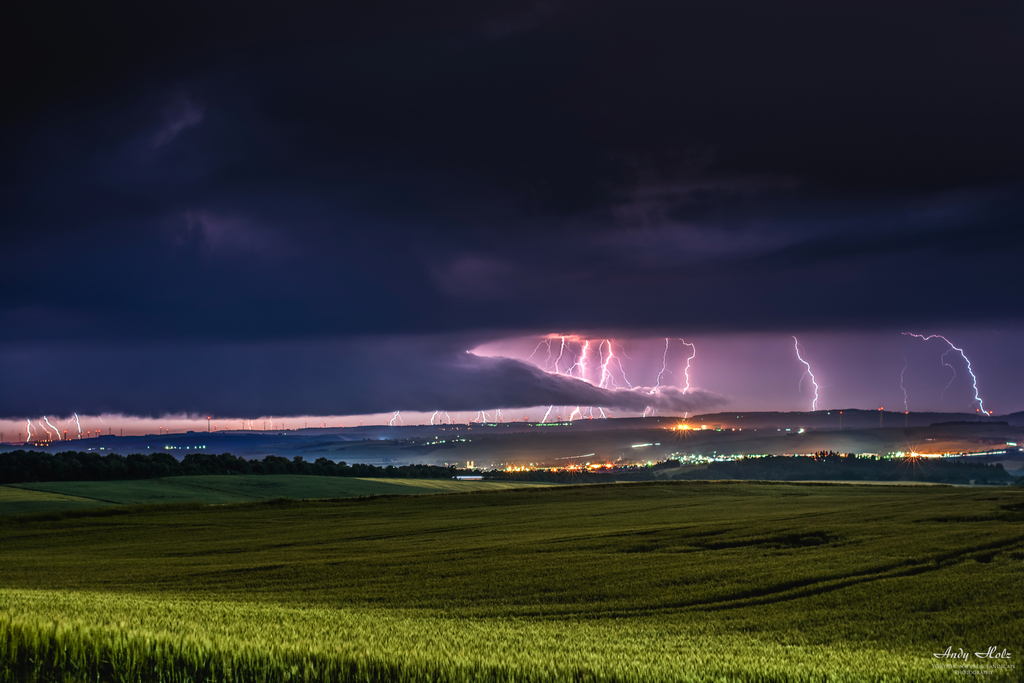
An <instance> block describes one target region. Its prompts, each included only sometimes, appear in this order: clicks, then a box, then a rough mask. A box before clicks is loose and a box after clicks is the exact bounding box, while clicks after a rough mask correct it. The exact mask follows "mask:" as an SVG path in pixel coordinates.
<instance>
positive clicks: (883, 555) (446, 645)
mask: <svg viewBox="0 0 1024 683" xmlns="http://www.w3.org/2000/svg"><path fill="white" fill-rule="evenodd" d="M115 513H116V514H115ZM0 560H2V561H0V662H4V663H5V664H4V665H3V667H5V668H0V672H2V673H0V679H4V678H6V680H24V679H31V678H32V677H33V676H38V677H39V680H48V678H47V677H52V678H53V679H54V680H64V679H63V678H62V675H63V674H68V680H96V679H100V680H154V681H155V680H182V681H184V680H325V681H326V680H342V681H349V680H351V681H375V680H386V681H538V682H540V681H608V682H611V681H620V682H627V681H636V682H638V683H639V682H644V681H705V680H716V681H751V682H752V681H780V682H781V681H788V682H795V681H826V680H827V681H949V680H956V679H957V678H958V677H963V676H964V675H966V674H963V673H957V671H959V670H951V669H949V668H945V669H940V668H935V667H937V666H947V665H948V666H960V667H961V669H960V670H962V669H963V668H967V669H972V670H977V671H978V673H982V674H986V675H985V678H984V680H989V681H996V680H998V681H1016V680H1019V679H1020V678H1021V676H1020V671H1021V668H1020V666H1021V662H1020V658H1021V656H1022V655H1024V636H1022V634H1024V601H1022V600H1021V598H1020V596H1021V595H1022V594H1024V497H1022V495H1021V491H1020V490H1015V489H995V488H991V489H974V488H953V487H917V486H914V487H899V486H885V487H874V486H864V485H861V486H836V485H800V484H763V483H720V482H683V483H641V484H624V485H607V486H583V487H551V488H543V489H539V488H535V489H519V490H499V491H485V492H475V493H466V494H462V495H439V496H405V497H389V498H367V499H350V500H335V501H309V502H282V501H272V502H265V503H248V504H239V505H225V506H213V507H211V506H197V505H177V506H166V507H159V506H157V507H147V508H120V509H118V508H111V509H108V510H106V511H97V512H77V513H76V512H69V513H66V514H65V515H63V516H62V518H60V519H48V518H47V517H46V516H43V517H38V518H24V517H22V518H8V520H6V521H5V523H4V524H3V525H2V527H0ZM947 647H952V648H953V651H954V652H956V651H957V650H958V648H963V650H964V651H968V652H971V653H975V652H978V651H983V650H987V649H988V648H989V647H997V648H999V650H1000V651H1001V650H1002V649H1004V648H1005V649H1006V651H1007V652H1009V653H1010V654H1011V657H1012V658H1011V659H1009V660H1006V659H1002V660H988V659H979V658H977V657H976V655H973V654H972V656H971V659H970V660H969V661H968V662H967V663H966V664H963V663H962V662H961V661H959V660H956V661H954V660H941V659H936V658H935V657H934V656H933V654H934V653H937V652H941V651H944V650H945V649H946V648H947ZM998 666H1015V667H1016V669H1005V668H1004V669H1000V668H990V667H998ZM158 673H159V674H160V675H159V676H158V675H157V674H158ZM971 675H974V674H971Z"/></svg>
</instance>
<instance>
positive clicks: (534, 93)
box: [0, 0, 1024, 440]
mask: <svg viewBox="0 0 1024 683" xmlns="http://www.w3.org/2000/svg"><path fill="white" fill-rule="evenodd" d="M3 15H4V17H3V20H2V21H0V25H2V28H0V53H2V58H3V64H4V77H3V82H4V90H3V97H2V98H0V226H2V231H3V240H2V243H0V244H2V252H0V254H2V256H0V263H2V267H0V418H2V419H0V427H4V428H5V431H7V432H12V431H13V430H15V429H16V428H17V427H18V425H21V427H22V428H24V422H25V419H26V418H31V419H32V420H34V421H38V420H39V419H40V418H41V417H42V416H44V415H45V416H49V419H50V420H51V421H53V422H56V421H66V420H67V419H68V418H69V417H70V416H71V415H72V414H73V413H75V412H77V413H79V414H80V415H83V416H85V415H88V416H95V415H119V414H120V415H126V416H135V417H140V418H147V419H148V418H162V417H164V416H168V415H185V416H192V417H200V418H201V419H202V422H203V423H204V426H205V418H206V416H207V415H212V416H214V417H217V418H220V419H222V420H223V419H227V418H231V419H233V420H236V421H237V420H238V419H241V418H251V419H253V420H257V419H260V418H266V417H267V416H277V417H279V418H284V417H287V418H291V419H292V425H290V426H299V425H298V424H297V420H298V419H303V418H305V416H333V417H332V418H331V420H332V421H333V422H334V423H342V422H345V421H346V419H347V420H348V424H352V418H351V417H350V416H363V419H370V420H378V421H379V420H380V419H387V417H388V416H389V415H390V414H391V413H393V412H394V411H403V414H405V417H404V418H403V419H405V420H406V421H407V422H408V421H414V422H419V421H423V419H425V418H424V417H423V416H424V415H425V416H426V417H429V416H430V415H431V414H432V411H434V410H441V411H449V412H450V413H451V415H452V417H453V418H454V417H455V415H456V414H457V413H458V412H461V417H462V419H463V420H465V419H469V418H470V417H472V416H473V415H475V414H477V411H479V410H486V411H490V412H489V413H488V414H489V415H490V416H494V415H496V413H494V412H493V411H495V410H496V409H498V408H502V409H504V411H505V412H504V413H503V415H504V416H505V419H511V417H516V418H519V419H521V418H522V417H523V416H526V415H530V416H531V417H532V418H534V419H538V418H540V417H541V416H542V415H543V412H544V410H546V408H547V406H549V405H552V404H557V405H563V406H571V407H573V408H574V407H575V406H576V405H581V406H594V408H593V412H597V413H599V412H600V411H598V408H603V409H604V413H605V414H610V415H617V416H623V415H637V414H642V413H643V412H644V411H647V412H648V413H649V414H653V413H661V414H666V413H672V414H676V413H683V412H687V411H689V412H691V413H692V412H695V411H703V412H706V411H711V410H720V409H729V410H731V409H737V410H739V409H744V410H776V409H777V410H809V409H811V407H812V400H813V386H811V385H810V384H809V378H808V377H805V376H804V374H803V373H804V370H805V367H804V366H803V365H802V364H801V363H800V362H799V360H798V359H797V357H796V351H795V348H794V344H795V342H794V340H793V335H796V337H797V338H798V339H799V342H800V345H801V352H802V353H803V355H804V358H805V359H806V360H808V362H809V363H810V364H811V367H812V368H813V372H814V374H815V377H816V380H817V382H818V384H819V385H820V396H819V401H818V402H817V404H816V407H817V408H819V409H829V408H841V407H857V408H878V407H879V406H883V405H884V406H885V407H886V409H894V410H903V409H904V407H906V409H908V410H948V411H962V412H970V413H974V412H975V411H976V410H978V409H979V408H980V406H979V403H978V401H976V400H975V384H974V383H972V381H971V379H970V376H969V374H970V373H969V372H968V368H967V365H966V361H964V359H963V358H961V356H960V354H959V353H958V352H956V351H952V352H951V353H950V354H947V355H945V356H943V353H944V352H945V351H947V350H950V347H949V346H948V345H946V344H945V342H942V341H941V340H937V339H933V340H930V341H924V340H920V339H915V338H912V337H907V336H905V335H902V334H901V333H902V332H915V333H918V334H923V335H930V334H943V335H945V336H946V337H947V338H948V339H949V340H950V341H951V342H952V343H954V344H956V345H957V346H958V347H960V348H962V349H963V351H964V353H965V354H966V356H967V357H968V358H970V362H971V363H972V369H973V372H974V373H975V375H976V378H977V379H976V389H977V391H978V393H979V396H980V398H982V399H983V401H984V408H985V409H986V410H991V411H993V412H994V413H995V414H997V415H998V414H1006V413H1009V412H1013V411H1019V410H1024V391H1022V389H1024V306H1022V302H1024V297H1022V293H1024V286H1022V285H1024V229H1022V228H1024V87H1022V84H1024V5H1022V4H1021V3H1019V2H1010V1H1005V2H988V1H985V0H979V1H976V2H969V3H964V2H942V1H934V0H933V1H929V2H903V3H891V2H867V1H864V0H858V1H857V2H829V3H821V2H777V3H765V2H703V3H688V2H679V1H671V2H628V3H627V2H620V3H609V2H578V3H573V2H537V3H512V2H506V3H502V2H486V3H481V2H465V3H459V2H443V1H442V2H432V3H414V2H404V1H403V0H399V1H398V2H390V3H381V2H349V3H321V2H295V3H287V4H271V3H251V2H232V3H226V2H216V1H215V2H203V3H186V2H174V3H110V4H101V5H96V4H83V5H80V6H78V7H77V8H65V9H63V10H57V9H55V8H54V7H52V6H49V5H46V4H45V3H22V4H21V6H20V7H17V6H14V7H7V8H6V9H4V10H3ZM548 335H555V338H554V339H555V340H556V341H555V342H554V343H555V344H556V345H559V346H560V344H561V337H562V336H566V337H567V338H568V339H569V340H570V348H577V349H578V348H579V344H580V343H583V340H592V341H591V347H590V348H591V350H593V349H597V350H598V351H599V352H600V353H601V354H603V353H604V351H603V349H605V348H612V349H613V352H614V353H615V354H616V361H615V362H616V363H618V362H620V361H621V365H613V366H612V370H614V372H612V373H611V374H612V379H610V380H609V378H608V377H604V381H603V382H602V375H601V370H600V365H601V363H602V362H604V361H605V360H606V356H604V355H599V356H598V357H597V358H596V360H595V359H594V357H591V358H590V364H589V365H588V366H586V368H585V369H584V371H583V372H582V373H581V372H580V370H579V368H577V370H576V371H574V373H575V374H574V377H567V376H566V372H567V368H568V366H567V365H561V366H559V372H560V374H561V376H559V374H556V373H554V372H551V370H552V367H551V364H550V357H549V355H548V347H547V344H548V343H547V342H543V341H542V340H543V339H544V338H545V337H547V336H548ZM666 338H667V339H669V341H670V343H669V351H668V353H665V351H664V349H665V340H666ZM574 339H578V340H580V342H578V343H576V342H572V340H574ZM682 339H685V340H686V342H690V343H693V344H695V347H689V346H686V345H685V344H684V343H683V342H682V341H680V340H682ZM603 340H609V341H608V342H603ZM539 342H541V347H540V349H539V350H538V347H537V345H538V343H539ZM573 344H575V346H573ZM691 350H695V355H694V357H693V360H692V361H691V366H690V375H689V376H690V387H689V389H688V390H687V389H686V386H685V384H686V376H685V363H686V359H687V358H688V357H689V355H690V354H691ZM467 352H469V353H467ZM531 353H533V356H532V358H531ZM943 362H945V363H946V364H947V365H943ZM663 363H664V365H665V372H664V373H661V379H660V380H659V379H658V375H659V371H660V370H661V368H662V366H663ZM570 374H573V373H571V372H570ZM901 374H902V379H903V387H902V388H901V386H900V380H901ZM580 376H582V377H583V379H585V380H587V381H581V380H580V379H577V378H578V377H580ZM624 376H625V378H624ZM627 382H628V384H630V385H632V386H633V387H634V389H630V388H629V386H628V385H627ZM655 386H657V387H658V388H657V389H654V387H655ZM904 389H905V390H906V391H907V393H906V394H904ZM538 406H540V407H541V408H539V409H537V408H535V407H538ZM531 407H534V408H531ZM570 410H571V408H570ZM652 411H653V413H652ZM556 412H558V411H556ZM588 412H591V411H588ZM564 416H565V415H563V417H564ZM272 419H273V418H272ZM306 419H308V420H309V421H310V422H311V424H312V423H314V422H315V419H316V418H306ZM94 421H95V420H94ZM186 421H187V420H186ZM98 424H99V423H97V425H98ZM138 424H140V425H144V426H145V425H148V424H149V423H148V422H147V421H146V420H143V421H140V422H139V423H138ZM232 424H234V423H232ZM147 428H148V427H147ZM6 438H7V439H8V440H10V434H8V435H7V437H6Z"/></svg>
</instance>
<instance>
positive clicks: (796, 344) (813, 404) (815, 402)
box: [793, 337, 818, 411]
mask: <svg viewBox="0 0 1024 683" xmlns="http://www.w3.org/2000/svg"><path fill="white" fill-rule="evenodd" d="M793 348H795V349H796V357H797V358H799V359H800V362H801V363H803V364H804V366H805V367H806V368H807V370H806V372H804V374H803V375H801V376H800V386H801V388H802V387H803V383H804V377H807V376H808V375H810V377H811V384H813V385H814V400H813V401H811V410H812V411H815V410H817V409H818V383H817V382H816V381H815V380H814V373H813V372H811V364H810V363H808V362H807V361H805V360H804V359H803V356H801V355H800V342H799V341H797V339H796V337H793Z"/></svg>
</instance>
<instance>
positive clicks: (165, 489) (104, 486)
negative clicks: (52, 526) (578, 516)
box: [0, 474, 545, 516]
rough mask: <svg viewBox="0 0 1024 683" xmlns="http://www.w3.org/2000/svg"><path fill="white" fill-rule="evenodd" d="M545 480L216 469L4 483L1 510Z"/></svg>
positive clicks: (450, 489) (340, 494)
mask: <svg viewBox="0 0 1024 683" xmlns="http://www.w3.org/2000/svg"><path fill="white" fill-rule="evenodd" d="M544 485H545V484H535V483H531V482H497V481H493V482H492V481H455V480H453V479H359V478H355V477H317V476H304V475H298V474H265V475H249V474H235V475H228V474H225V475H217V474H213V475H206V476H198V477H165V478H162V479H133V480H127V481H51V482H41V483H33V484H11V485H8V486H0V516H3V515H20V514H28V513H34V512H51V511H57V510H75V509H80V508H82V507H97V506H109V505H140V504H149V503H209V504H223V503H244V502H248V501H254V500H272V499H274V498H296V499H311V498H354V497H359V496H380V495H409V494H422V493H455V492H460V491H493V490H501V489H508V488H518V487H530V486H544Z"/></svg>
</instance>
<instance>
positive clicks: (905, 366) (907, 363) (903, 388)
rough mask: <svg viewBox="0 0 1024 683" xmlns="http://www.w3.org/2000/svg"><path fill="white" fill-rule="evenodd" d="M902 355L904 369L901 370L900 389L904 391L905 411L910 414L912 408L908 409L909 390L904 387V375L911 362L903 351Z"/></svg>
mask: <svg viewBox="0 0 1024 683" xmlns="http://www.w3.org/2000/svg"><path fill="white" fill-rule="evenodd" d="M900 355H901V356H903V369H902V370H900V389H902V390H903V410H904V411H906V412H908V413H909V412H910V408H908V407H907V388H906V387H905V386H903V373H905V372H906V371H907V366H908V365H910V362H909V361H908V360H907V354H905V353H903V352H902V351H901V352H900Z"/></svg>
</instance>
